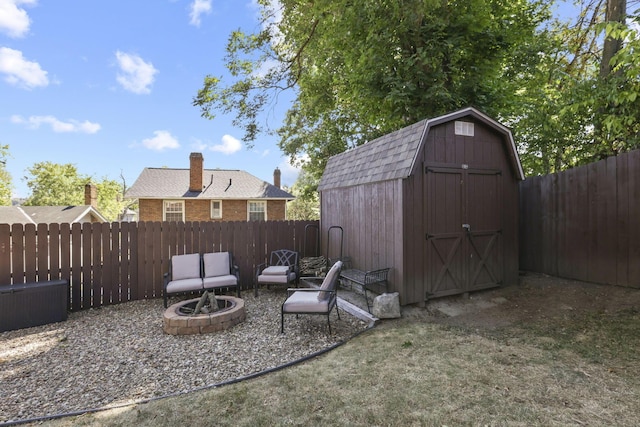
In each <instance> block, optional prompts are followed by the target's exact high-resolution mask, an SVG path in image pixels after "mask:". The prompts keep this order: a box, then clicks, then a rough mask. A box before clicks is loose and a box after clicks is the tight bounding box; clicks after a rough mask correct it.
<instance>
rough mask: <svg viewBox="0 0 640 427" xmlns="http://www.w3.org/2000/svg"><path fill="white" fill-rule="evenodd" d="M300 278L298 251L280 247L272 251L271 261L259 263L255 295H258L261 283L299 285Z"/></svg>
mask: <svg viewBox="0 0 640 427" xmlns="http://www.w3.org/2000/svg"><path fill="white" fill-rule="evenodd" d="M299 280H300V266H299V264H298V252H296V251H291V250H288V249H279V250H277V251H273V252H271V256H270V257H269V263H264V264H260V265H258V268H257V272H256V281H255V282H254V295H255V296H258V287H259V286H260V285H267V287H269V285H288V284H289V283H294V284H295V285H296V287H297V286H298V281H299Z"/></svg>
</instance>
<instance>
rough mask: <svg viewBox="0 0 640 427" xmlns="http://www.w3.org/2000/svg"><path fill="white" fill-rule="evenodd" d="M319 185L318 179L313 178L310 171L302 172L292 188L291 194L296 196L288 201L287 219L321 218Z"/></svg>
mask: <svg viewBox="0 0 640 427" xmlns="http://www.w3.org/2000/svg"><path fill="white" fill-rule="evenodd" d="M317 187H318V183H317V181H315V180H313V178H312V177H311V176H310V175H309V174H308V173H306V172H305V171H301V172H300V174H299V175H298V179H297V180H296V182H295V183H294V184H293V186H292V187H291V190H290V192H291V194H293V195H294V196H296V198H295V200H292V201H290V202H288V203H287V219H292V220H317V219H320V200H319V198H318V193H317V192H316V191H315V189H317ZM311 190H313V191H311ZM287 191H288V190H287Z"/></svg>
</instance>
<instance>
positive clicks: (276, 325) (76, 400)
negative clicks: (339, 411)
mask: <svg viewBox="0 0 640 427" xmlns="http://www.w3.org/2000/svg"><path fill="white" fill-rule="evenodd" d="M242 298H243V299H244V300H245V307H246V310H247V319H246V321H245V322H244V323H242V324H239V325H237V326H235V327H233V328H232V329H229V330H227V331H223V332H218V333H215V334H208V335H189V336H173V335H167V334H165V333H164V332H163V331H162V313H163V311H164V307H163V306H162V300H161V299H156V300H149V301H135V302H129V303H125V304H120V305H115V306H109V307H104V308H100V309H92V310H87V311H83V312H79V313H71V314H70V315H69V319H68V320H67V321H65V322H61V323H55V324H50V325H44V326H38V327H34V328H28V329H21V330H17V331H9V332H3V333H0V390H1V392H0V394H1V396H0V423H1V422H8V421H15V420H24V419H32V418H38V417H44V416H50V415H55V414H60V413H69V412H76V411H82V410H86V409H92V408H101V407H109V406H117V405H121V404H124V403H127V402H133V401H137V400H144V399H149V398H155V397H159V396H165V395H169V394H176V393H183V392H188V391H191V390H194V389H197V388H202V387H205V386H208V385H213V384H218V383H221V382H224V381H228V380H231V379H235V378H241V377H245V376H247V375H250V374H253V373H257V372H261V371H264V370H267V369H270V368H274V367H277V366H281V365H283V364H285V363H287V362H291V361H294V360H297V359H299V358H301V357H304V356H307V355H309V354H312V353H314V352H317V351H319V350H322V349H324V348H327V347H329V346H331V345H333V344H335V343H338V342H341V341H344V340H347V339H349V338H350V337H352V336H353V335H354V334H355V333H357V332H358V331H360V330H363V329H366V328H367V325H366V324H365V323H364V322H362V321H361V320H359V319H357V318H355V317H353V316H351V315H349V314H348V313H346V312H344V311H341V312H340V317H341V319H340V320H339V319H338V317H337V315H336V313H335V310H334V311H333V312H332V314H331V326H332V332H333V334H332V335H331V336H329V334H328V329H327V319H326V317H325V316H300V317H299V318H298V319H296V316H293V315H287V316H285V333H284V334H281V333H280V305H281V304H282V302H283V301H284V299H285V291H284V290H282V289H275V290H273V289H272V290H266V289H265V290H261V292H260V295H259V296H258V297H257V298H254V296H253V292H250V291H247V292H244V293H243V295H242ZM177 301H178V299H172V300H171V301H170V303H174V302H177Z"/></svg>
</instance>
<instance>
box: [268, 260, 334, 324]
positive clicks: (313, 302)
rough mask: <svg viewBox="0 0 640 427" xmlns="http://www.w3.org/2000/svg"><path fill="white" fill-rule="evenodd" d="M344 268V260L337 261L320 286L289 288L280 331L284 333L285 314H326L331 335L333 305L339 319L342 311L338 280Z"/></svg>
mask: <svg viewBox="0 0 640 427" xmlns="http://www.w3.org/2000/svg"><path fill="white" fill-rule="evenodd" d="M341 269H342V261H337V262H336V263H335V264H333V266H332V267H331V269H329V272H328V273H327V275H326V277H325V278H324V280H323V281H322V285H320V288H289V289H287V299H286V301H285V302H284V303H283V304H282V308H281V310H280V333H284V315H285V314H295V315H296V317H297V316H298V314H326V315H327V324H328V325H329V335H331V321H330V318H329V315H330V314H331V310H333V307H335V308H336V313H337V314H338V319H339V318H340V311H339V310H338V304H337V302H338V292H337V289H338V280H339V278H340V270H341Z"/></svg>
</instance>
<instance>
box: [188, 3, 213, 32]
mask: <svg viewBox="0 0 640 427" xmlns="http://www.w3.org/2000/svg"><path fill="white" fill-rule="evenodd" d="M190 9H191V12H189V17H190V18H191V21H189V23H190V24H191V25H193V26H196V27H199V26H200V17H201V16H202V15H203V14H207V15H208V14H210V13H211V0H193V3H191V6H190Z"/></svg>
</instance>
